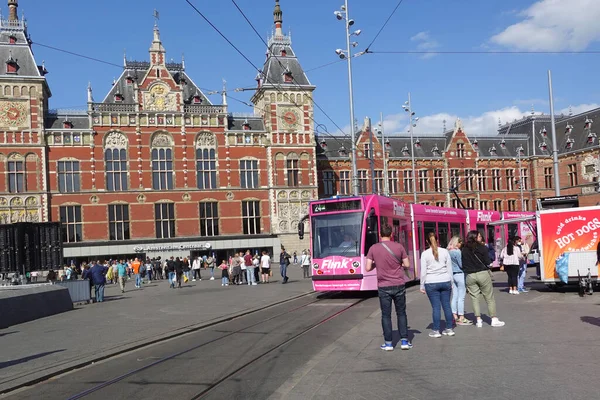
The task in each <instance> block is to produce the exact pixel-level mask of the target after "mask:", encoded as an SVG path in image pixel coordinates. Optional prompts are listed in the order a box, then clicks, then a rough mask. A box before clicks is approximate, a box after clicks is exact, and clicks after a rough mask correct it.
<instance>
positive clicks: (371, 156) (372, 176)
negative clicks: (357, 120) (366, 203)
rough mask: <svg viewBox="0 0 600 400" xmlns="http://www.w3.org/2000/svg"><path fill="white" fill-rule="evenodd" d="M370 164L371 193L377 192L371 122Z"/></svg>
mask: <svg viewBox="0 0 600 400" xmlns="http://www.w3.org/2000/svg"><path fill="white" fill-rule="evenodd" d="M369 121H370V119H369ZM368 128H369V153H371V154H369V164H370V167H371V193H373V194H376V193H377V191H376V190H375V149H374V148H373V128H372V127H371V124H370V123H369V126H368Z"/></svg>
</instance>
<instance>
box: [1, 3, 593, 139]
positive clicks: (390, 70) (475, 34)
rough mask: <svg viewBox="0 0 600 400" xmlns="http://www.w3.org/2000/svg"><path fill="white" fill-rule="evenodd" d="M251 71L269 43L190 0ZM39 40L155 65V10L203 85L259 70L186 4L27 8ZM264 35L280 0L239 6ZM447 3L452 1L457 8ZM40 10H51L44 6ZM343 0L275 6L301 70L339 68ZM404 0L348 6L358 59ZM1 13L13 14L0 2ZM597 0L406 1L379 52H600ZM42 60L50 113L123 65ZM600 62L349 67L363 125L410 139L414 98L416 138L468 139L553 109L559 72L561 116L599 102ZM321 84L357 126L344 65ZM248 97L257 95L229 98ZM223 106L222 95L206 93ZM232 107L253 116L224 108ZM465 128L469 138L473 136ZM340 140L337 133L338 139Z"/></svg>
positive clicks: (364, 61) (424, 61)
mask: <svg viewBox="0 0 600 400" xmlns="http://www.w3.org/2000/svg"><path fill="white" fill-rule="evenodd" d="M192 2H193V3H194V5H196V7H198V8H199V9H200V10H201V11H202V12H203V13H205V15H206V16H207V17H208V18H209V19H210V20H211V21H212V22H213V23H214V24H215V25H216V26H217V27H218V28H219V29H221V31H222V32H223V33H224V34H225V35H226V36H227V37H228V38H229V39H230V40H231V41H232V42H233V43H234V44H235V45H236V46H238V47H239V48H240V50H241V51H242V52H243V53H244V54H246V55H247V56H248V57H249V58H250V59H251V60H252V61H253V63H254V64H255V65H257V66H259V67H260V66H262V63H263V61H264V57H265V46H264V44H263V43H262V42H261V41H260V39H259V38H258V37H257V36H256V35H255V34H254V32H252V30H251V28H250V27H249V26H248V24H247V23H246V22H245V21H244V19H243V18H242V16H241V15H240V14H239V13H238V11H237V10H236V8H235V6H234V5H233V3H232V2H231V1H230V0H219V1H207V0H192ZM19 3H20V7H19V12H20V13H22V12H25V16H26V18H27V20H28V24H29V33H30V34H31V37H32V40H33V41H34V43H36V42H39V43H41V44H45V45H50V46H54V47H58V48H62V49H65V50H69V51H73V52H77V53H82V54H85V55H89V56H91V57H95V58H98V59H102V60H105V61H108V62H112V63H115V64H119V65H121V64H122V62H123V54H124V52H125V51H126V53H127V58H128V59H129V58H131V59H135V60H148V48H149V46H150V42H151V40H152V27H153V23H154V20H153V17H152V13H153V10H154V9H155V8H156V9H158V10H159V12H160V23H159V26H160V30H161V37H162V40H163V44H164V46H165V48H166V50H167V53H168V54H167V56H168V58H169V59H170V58H173V59H174V60H175V61H180V60H181V55H182V54H183V53H185V62H186V68H187V72H188V73H189V74H190V75H191V77H192V79H193V80H194V81H195V82H196V83H197V84H198V85H199V86H200V87H202V88H207V89H220V87H221V80H222V78H224V79H226V80H227V82H228V87H229V88H230V89H233V88H237V87H252V86H253V85H254V77H255V75H256V71H255V70H254V69H253V67H252V66H251V65H250V64H248V63H247V62H246V61H245V60H244V59H243V58H242V57H241V56H240V55H239V54H237V53H236V52H235V50H234V49H232V48H231V47H230V46H229V45H228V44H227V43H226V42H225V41H224V40H223V39H222V38H221V37H220V36H219V35H218V34H217V33H216V32H215V31H214V30H213V29H212V28H211V27H210V26H209V25H207V24H206V23H205V22H204V20H202V19H201V17H200V16H199V15H198V14H196V13H195V12H194V11H193V9H192V8H191V7H190V6H189V5H188V4H187V3H186V2H185V0H169V1H164V0H163V1H159V0H120V1H117V0H104V1H80V0H62V1H60V2H53V3H52V4H51V5H40V3H41V2H38V1H33V0H20V2H19ZM237 3H238V5H239V6H240V7H241V8H242V9H243V10H244V11H245V12H246V13H247V15H248V17H249V19H250V20H251V21H252V22H253V23H254V25H255V26H256V28H257V30H258V31H259V32H260V33H261V34H262V35H263V37H266V36H267V34H268V33H270V32H271V30H272V25H273V16H272V11H273V6H274V0H260V1H257V0H237ZM450 3H452V4H451V6H450V5H449V4H450ZM42 4H45V3H42ZM341 4H342V1H341V0H334V1H331V0H325V1H323V0H302V1H299V0H296V1H292V0H281V6H282V9H283V12H284V31H285V32H288V31H290V30H291V32H292V41H293V47H294V49H295V51H296V53H297V55H298V57H299V59H300V61H301V63H302V65H303V66H304V68H305V69H306V70H311V69H312V68H315V67H319V66H321V65H323V64H326V63H328V62H332V61H335V60H336V59H337V56H336V55H335V53H334V50H335V49H336V48H339V47H344V46H345V38H344V27H343V23H341V22H340V21H337V20H336V18H335V16H334V15H333V12H334V11H335V10H337V9H339V6H340V5H341ZM396 4H397V1H396V0H387V1H384V0H378V1H377V0H374V1H368V2H367V1H359V0H350V13H351V17H352V18H353V19H355V20H356V24H355V26H354V28H355V29H361V30H362V34H361V36H360V37H359V38H358V39H357V40H358V42H359V46H358V47H357V50H362V49H364V47H366V45H367V44H369V42H371V40H372V39H373V37H374V36H375V34H376V32H377V31H378V30H379V28H380V27H381V25H382V24H383V22H384V20H385V18H387V16H388V15H389V13H390V12H391V10H392V9H393V8H394V7H395V5H396ZM3 13H4V15H6V14H7V11H6V6H5V5H4V6H3ZM598 20H600V2H599V1H597V0H569V1H568V2H567V1H564V0H539V1H535V0H503V1H501V2H500V1H481V0H462V1H458V2H448V1H447V0H429V1H427V2H423V1H417V0H404V2H403V3H402V5H401V6H400V7H399V9H398V11H397V13H396V14H395V16H394V17H393V19H392V20H391V21H390V23H389V24H388V26H387V27H386V29H385V30H384V31H383V32H382V34H381V35H380V37H379V38H378V39H377V40H376V42H375V43H374V44H373V46H372V47H371V50H373V51H396V50H419V49H426V50H439V51H459V50H465V51H472V50H484V51H487V50H561V51H562V50H600V45H599V43H598V41H599V40H600V26H599V25H598V24H597V21H598ZM33 49H34V53H35V56H36V59H37V61H38V63H41V62H42V60H44V61H45V63H46V67H47V69H48V70H49V71H50V74H49V75H48V76H47V78H48V81H49V84H50V87H51V90H52V92H53V97H52V98H51V102H50V105H51V108H84V107H85V101H86V87H87V84H88V82H91V83H92V86H93V88H94V97H95V99H96V100H97V101H99V100H101V99H102V98H103V97H104V96H105V95H106V93H107V92H108V91H109V89H110V86H111V83H112V80H113V78H115V77H118V76H119V74H120V72H121V71H120V69H119V68H117V67H113V66H108V65H104V64H101V63H96V62H93V61H88V60H84V59H80V58H75V57H73V56H70V55H67V54H63V53H60V52H56V51H54V50H50V49H46V48H43V47H40V46H37V45H35V44H34V46H33ZM599 56H600V55H598V54H585V55H567V54H560V55H537V54H535V55H534V54H519V55H513V54H510V55H506V54H482V55H464V54H462V55H461V54H454V55H444V54H440V55H434V56H423V55H410V54H393V55H388V54H369V55H365V56H362V57H359V58H355V59H354V64H353V65H354V84H355V88H354V94H355V109H356V119H358V120H359V122H360V123H362V120H363V118H364V117H365V116H370V117H372V118H373V119H379V113H380V112H382V113H383V115H384V118H385V120H386V123H385V125H386V130H387V131H388V132H389V133H390V132H404V131H405V130H406V120H405V118H406V116H405V115H404V113H402V112H401V108H400V107H401V105H402V103H403V102H404V101H405V100H406V96H407V92H409V91H410V92H411V93H412V98H413V108H414V110H415V111H416V112H417V115H418V116H420V117H421V122H420V124H419V126H418V127H417V129H416V133H417V134H418V135H425V134H432V133H433V134H439V133H441V131H442V124H443V123H442V120H444V119H445V120H446V121H447V125H448V126H449V127H450V126H452V124H453V123H454V120H455V119H456V118H457V117H460V118H461V119H463V121H464V122H465V126H466V129H467V133H471V134H488V135H489V134H494V133H495V131H494V129H495V127H496V125H497V121H498V118H500V119H501V120H502V122H510V121H512V120H513V119H514V118H518V117H519V116H521V115H523V113H527V112H529V110H530V108H531V106H532V104H533V106H534V107H535V109H536V111H538V112H545V113H548V112H549V107H548V87H547V76H546V71H547V70H548V69H552V71H553V79H554V93H555V103H556V104H555V108H556V110H557V111H560V110H566V109H568V107H569V106H570V105H571V106H573V110H574V111H575V112H578V111H581V110H584V109H586V108H590V107H595V106H596V104H597V103H600V100H599V98H600V81H599V80H598V79H597V77H596V76H595V75H593V74H592V69H593V68H594V66H595V62H596V61H597V60H598V57H599ZM308 77H309V79H310V80H311V82H312V83H313V84H314V85H316V86H317V91H316V93H315V100H316V101H317V103H318V104H319V105H320V106H321V107H322V108H323V109H324V110H325V111H326V112H327V114H329V116H330V117H331V118H332V119H333V120H334V121H335V123H336V124H337V125H339V126H340V127H342V128H343V129H345V130H347V127H348V126H349V111H348V88H347V70H346V64H345V63H343V62H339V63H335V64H333V65H330V66H327V67H324V68H320V69H317V70H313V71H309V72H308ZM232 96H233V97H236V98H239V99H242V100H248V99H249V98H250V96H251V92H243V93H232ZM211 100H212V101H213V102H215V103H218V102H220V97H219V96H212V97H211ZM229 104H230V110H231V111H233V112H251V111H252V110H251V109H250V108H249V107H247V106H245V105H242V104H240V103H237V102H235V101H232V100H230V102H229ZM315 119H316V121H317V122H319V123H322V124H325V125H326V127H327V130H328V131H329V132H330V133H336V131H337V129H336V128H335V126H334V124H333V123H332V122H330V121H329V120H328V119H327V118H326V117H325V116H324V115H323V114H321V113H320V112H318V111H316V113H315ZM469 131H470V132H469ZM337 133H339V131H338V132H337Z"/></svg>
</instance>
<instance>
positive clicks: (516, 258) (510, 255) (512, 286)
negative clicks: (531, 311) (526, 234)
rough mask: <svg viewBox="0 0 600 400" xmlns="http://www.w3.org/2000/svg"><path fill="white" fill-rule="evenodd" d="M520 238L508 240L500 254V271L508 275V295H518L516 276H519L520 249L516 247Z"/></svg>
mask: <svg viewBox="0 0 600 400" xmlns="http://www.w3.org/2000/svg"><path fill="white" fill-rule="evenodd" d="M518 240H520V238H519V237H518V236H517V237H515V238H510V239H508V243H507V244H506V247H504V248H503V249H502V251H501V252H500V271H506V275H508V293H509V294H519V290H518V288H517V286H518V276H519V264H520V262H521V248H520V247H519V246H517V245H516V243H518Z"/></svg>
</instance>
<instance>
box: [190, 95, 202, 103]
mask: <svg viewBox="0 0 600 400" xmlns="http://www.w3.org/2000/svg"><path fill="white" fill-rule="evenodd" d="M192 102H193V103H194V104H200V103H202V97H200V96H199V95H195V96H194V98H193V99H192Z"/></svg>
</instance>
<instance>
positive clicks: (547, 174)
mask: <svg viewBox="0 0 600 400" xmlns="http://www.w3.org/2000/svg"><path fill="white" fill-rule="evenodd" d="M552 179H553V175H552V167H544V188H546V189H552Z"/></svg>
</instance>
